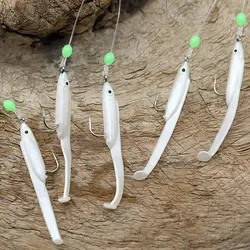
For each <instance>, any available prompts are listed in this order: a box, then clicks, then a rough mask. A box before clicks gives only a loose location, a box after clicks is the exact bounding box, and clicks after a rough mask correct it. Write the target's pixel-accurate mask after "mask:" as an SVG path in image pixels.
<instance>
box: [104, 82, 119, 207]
mask: <svg viewBox="0 0 250 250" xmlns="http://www.w3.org/2000/svg"><path fill="white" fill-rule="evenodd" d="M102 109H103V121H104V137H105V140H106V144H107V146H108V147H109V149H110V151H111V156H112V160H113V164H114V169H115V177H116V194H115V197H114V199H113V200H112V202H110V203H104V207H105V208H108V209H116V208H117V206H118V205H119V203H120V201H121V199H122V195H123V189H124V166H123V159H122V151H121V136H120V120H119V105H118V102H117V100H116V98H115V93H114V90H113V89H112V87H111V85H110V84H109V83H108V82H105V83H104V86H103V91H102Z"/></svg>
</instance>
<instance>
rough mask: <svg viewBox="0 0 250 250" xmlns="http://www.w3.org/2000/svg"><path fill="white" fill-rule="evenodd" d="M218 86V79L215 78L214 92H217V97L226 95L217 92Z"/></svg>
mask: <svg viewBox="0 0 250 250" xmlns="http://www.w3.org/2000/svg"><path fill="white" fill-rule="evenodd" d="M216 85H217V79H216V77H214V92H215V93H216V94H217V95H220V96H223V95H225V94H226V93H220V92H218V91H217V88H216Z"/></svg>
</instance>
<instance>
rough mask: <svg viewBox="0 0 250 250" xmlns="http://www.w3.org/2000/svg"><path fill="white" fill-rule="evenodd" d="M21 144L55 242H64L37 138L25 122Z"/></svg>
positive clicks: (22, 126) (22, 128) (59, 243)
mask: <svg viewBox="0 0 250 250" xmlns="http://www.w3.org/2000/svg"><path fill="white" fill-rule="evenodd" d="M20 146H21V150H22V153H23V156H24V159H25V162H26V165H27V168H28V170H29V174H30V177H31V180H32V183H33V186H34V189H35V192H36V195H37V198H38V202H39V204H40V207H41V210H42V214H43V217H44V220H45V223H46V225H47V228H48V230H49V233H50V236H51V238H52V240H53V242H54V243H55V244H57V245H61V244H63V240H62V238H61V236H60V233H59V230H58V226H57V222H56V218H55V215H54V211H53V208H52V206H51V202H50V198H49V194H48V191H47V188H46V185H45V180H46V170H45V164H44V161H43V158H42V155H41V152H40V149H39V146H38V144H37V142H36V139H35V137H34V135H33V133H32V131H31V129H30V128H29V126H28V125H27V124H26V123H25V122H22V123H21V142H20Z"/></svg>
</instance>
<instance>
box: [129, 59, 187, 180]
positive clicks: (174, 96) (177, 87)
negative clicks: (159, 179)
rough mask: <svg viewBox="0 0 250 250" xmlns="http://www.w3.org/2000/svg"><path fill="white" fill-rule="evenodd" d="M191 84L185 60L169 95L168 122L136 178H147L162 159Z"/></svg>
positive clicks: (166, 113) (166, 111) (166, 116)
mask: <svg viewBox="0 0 250 250" xmlns="http://www.w3.org/2000/svg"><path fill="white" fill-rule="evenodd" d="M189 84H190V79H189V66H188V62H187V61H185V62H184V63H183V64H182V66H181V67H180V69H179V71H178V73H177V76H176V79H175V81H174V84H173V87H172V90H171V92H170V95H169V99H168V103H167V105H166V108H165V115H164V119H165V120H166V124H165V126H164V128H163V131H162V133H161V135H160V138H159V139H158V142H157V144H156V147H155V148H154V151H153V153H152V155H151V157H150V159H149V161H148V163H147V165H146V166H145V168H144V169H143V170H141V171H137V172H136V173H135V174H134V179H136V180H144V179H146V178H147V177H148V175H149V174H150V173H151V172H152V170H153V169H154V168H155V166H156V164H157V163H158V161H159V160H160V158H161V155H162V154H163V152H164V150H165V148H166V146H167V144H168V142H169V140H170V138H171V136H172V133H173V131H174V129H175V126H176V123H177V121H178V119H179V116H180V114H181V110H182V107H183V104H184V102H185V99H186V95H187V92H188V88H189Z"/></svg>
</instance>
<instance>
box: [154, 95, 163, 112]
mask: <svg viewBox="0 0 250 250" xmlns="http://www.w3.org/2000/svg"><path fill="white" fill-rule="evenodd" d="M158 99H159V94H158V95H157V96H156V98H155V101H154V108H155V110H156V111H158V112H162V111H164V109H159V108H158V107H157V102H158Z"/></svg>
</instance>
